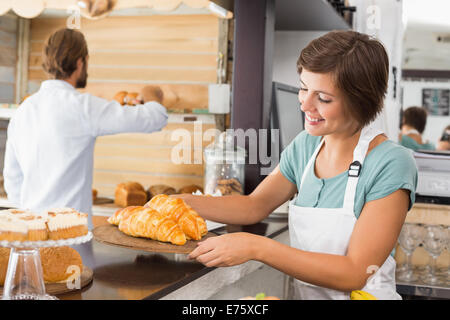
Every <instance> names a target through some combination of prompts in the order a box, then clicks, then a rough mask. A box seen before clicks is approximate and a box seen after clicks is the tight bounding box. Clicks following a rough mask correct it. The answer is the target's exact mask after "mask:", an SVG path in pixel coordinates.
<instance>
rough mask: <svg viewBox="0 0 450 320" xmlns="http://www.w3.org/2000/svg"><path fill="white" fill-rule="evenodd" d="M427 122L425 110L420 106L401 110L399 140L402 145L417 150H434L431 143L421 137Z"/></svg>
mask: <svg viewBox="0 0 450 320" xmlns="http://www.w3.org/2000/svg"><path fill="white" fill-rule="evenodd" d="M426 124H427V111H426V110H425V109H424V108H421V107H409V108H408V109H406V110H405V111H404V112H403V117H402V127H401V133H400V136H399V142H400V144H401V145H402V146H404V147H406V148H409V149H412V150H414V151H417V150H419V149H422V150H434V145H433V144H432V143H429V142H426V141H424V140H423V138H422V133H423V131H424V130H425V126H426Z"/></svg>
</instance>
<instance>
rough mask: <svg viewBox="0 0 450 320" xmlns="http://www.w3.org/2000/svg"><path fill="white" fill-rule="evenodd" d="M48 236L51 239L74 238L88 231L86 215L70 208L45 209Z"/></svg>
mask: <svg viewBox="0 0 450 320" xmlns="http://www.w3.org/2000/svg"><path fill="white" fill-rule="evenodd" d="M47 215H48V220H47V227H48V237H49V239H51V240H60V239H68V238H76V237H80V236H83V235H85V234H87V233H88V227H87V224H88V215H87V214H86V213H81V212H78V211H77V210H75V209H72V208H58V209H52V210H49V211H47Z"/></svg>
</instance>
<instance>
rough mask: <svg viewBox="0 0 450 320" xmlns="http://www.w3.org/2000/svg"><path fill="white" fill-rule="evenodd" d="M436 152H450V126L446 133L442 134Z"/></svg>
mask: <svg viewBox="0 0 450 320" xmlns="http://www.w3.org/2000/svg"><path fill="white" fill-rule="evenodd" d="M436 150H450V125H448V126H447V127H446V128H445V129H444V132H442V136H441V139H439V141H438V143H437V146H436Z"/></svg>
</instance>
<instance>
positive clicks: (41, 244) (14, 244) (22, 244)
mask: <svg viewBox="0 0 450 320" xmlns="http://www.w3.org/2000/svg"><path fill="white" fill-rule="evenodd" d="M92 237H93V234H92V232H90V231H89V232H88V233H87V234H86V235H84V236H80V237H76V238H69V239H61V240H44V241H7V240H2V241H0V247H6V248H49V247H62V246H71V245H75V244H82V243H85V242H88V241H90V240H91V239H92Z"/></svg>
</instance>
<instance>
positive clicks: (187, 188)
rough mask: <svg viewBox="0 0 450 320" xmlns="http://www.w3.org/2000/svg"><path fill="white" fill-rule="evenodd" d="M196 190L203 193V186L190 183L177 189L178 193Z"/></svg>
mask: <svg viewBox="0 0 450 320" xmlns="http://www.w3.org/2000/svg"><path fill="white" fill-rule="evenodd" d="M196 191H200V192H201V193H203V188H202V187H200V186H198V185H195V184H191V185H188V186H184V187H182V188H180V190H178V193H180V194H182V193H191V194H192V193H194V192H196Z"/></svg>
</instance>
